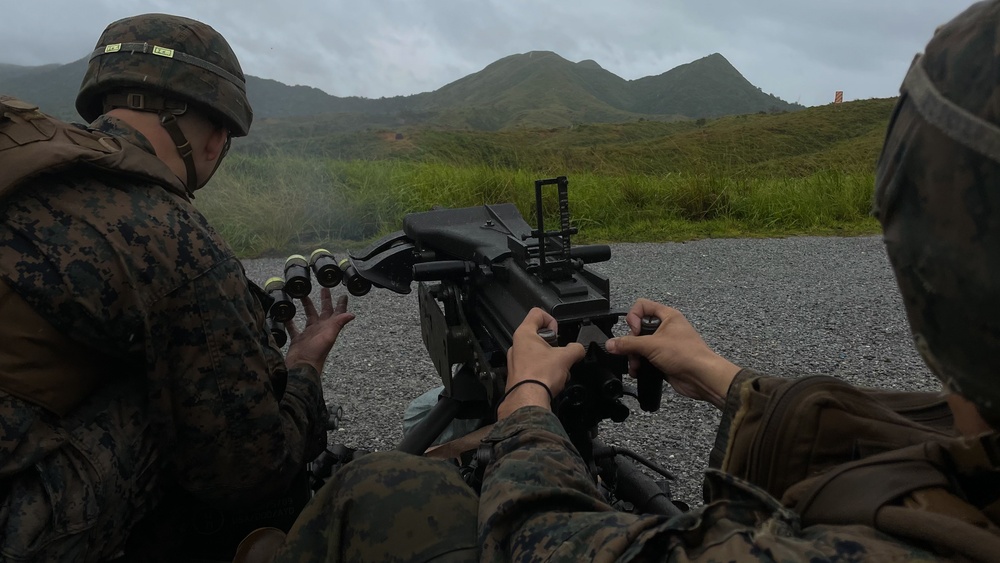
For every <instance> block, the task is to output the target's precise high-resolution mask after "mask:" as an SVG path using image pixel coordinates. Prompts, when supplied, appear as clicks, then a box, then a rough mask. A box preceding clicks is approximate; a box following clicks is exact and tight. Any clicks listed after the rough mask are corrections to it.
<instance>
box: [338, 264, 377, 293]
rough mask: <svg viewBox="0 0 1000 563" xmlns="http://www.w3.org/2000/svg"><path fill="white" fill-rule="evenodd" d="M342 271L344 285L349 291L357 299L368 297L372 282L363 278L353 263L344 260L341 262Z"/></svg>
mask: <svg viewBox="0 0 1000 563" xmlns="http://www.w3.org/2000/svg"><path fill="white" fill-rule="evenodd" d="M340 269H341V270H342V271H343V272H344V285H346V286H347V291H348V293H350V294H351V295H354V296H355V297H361V296H362V295H366V294H367V293H368V292H369V291H371V289H372V282H370V281H368V280H366V279H365V278H363V277H361V274H359V273H358V270H357V269H356V268H355V267H354V265H353V264H351V261H350V260H349V259H347V258H344V259H343V260H341V261H340Z"/></svg>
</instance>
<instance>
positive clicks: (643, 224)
mask: <svg viewBox="0 0 1000 563" xmlns="http://www.w3.org/2000/svg"><path fill="white" fill-rule="evenodd" d="M512 164H516V162H515V163H512V162H510V161H508V162H504V163H503V164H502V165H501V164H499V163H491V164H467V165H459V164H452V163H445V162H419V161H412V160H378V161H366V160H329V159H324V158H320V157H292V156H281V155H272V156H248V155H241V154H234V155H232V156H231V157H230V159H229V160H228V161H227V162H226V163H225V165H224V166H223V167H222V169H220V171H219V173H218V174H217V177H216V178H215V179H213V181H212V182H211V183H210V184H209V186H208V187H207V188H206V189H204V190H202V191H201V192H199V195H198V199H197V200H196V202H195V203H196V204H197V205H198V206H199V208H200V209H201V210H202V211H203V212H204V213H205V214H206V216H208V218H209V220H210V221H211V222H212V223H213V224H214V225H215V226H216V228H218V229H219V230H220V232H221V233H222V234H223V236H224V237H225V238H226V239H227V240H228V241H229V243H230V244H231V245H232V246H233V247H234V248H235V249H236V251H237V252H238V253H239V254H240V255H242V256H245V257H252V256H260V255H265V254H270V253H279V252H286V251H289V250H299V251H301V250H302V248H303V247H304V246H307V245H314V244H331V243H346V244H352V242H351V241H353V244H361V242H363V241H366V240H370V239H371V238H373V237H375V236H378V235H381V234H384V233H387V232H390V231H394V230H397V229H399V228H400V225H401V221H402V217H403V216H404V215H405V214H406V213H409V212H414V211H426V210H428V209H431V208H433V207H435V206H444V207H469V206H476V205H482V204H487V203H501V202H513V203H515V204H516V205H517V206H518V208H519V209H520V210H521V213H522V215H524V217H525V219H526V220H528V221H529V223H533V222H534V187H533V186H534V181H535V180H536V179H539V178H543V177H551V176H556V175H559V174H562V173H564V171H563V170H535V169H533V170H528V169H524V168H518V167H513V166H511V165H512ZM735 168H736V167H728V166H723V165H717V166H706V167H696V168H695V169H693V170H685V171H682V172H666V173H658V174H651V173H630V172H627V171H624V172H623V171H621V170H616V171H614V172H575V173H573V174H570V175H569V176H568V177H569V181H570V189H569V196H570V212H571V215H572V217H573V222H574V224H575V226H577V227H578V228H579V229H580V235H579V237H578V240H580V241H661V240H685V239H690V238H698V237H706V236H776V235H777V236H781V235H789V234H802V233H843V234H857V233H871V232H876V231H877V224H876V223H875V222H874V220H873V219H871V218H870V217H869V215H868V211H869V205H870V200H871V194H872V186H873V185H874V175H873V173H871V172H868V173H865V172H843V171H837V170H821V171H818V172H814V173H812V174H808V175H804V176H795V177H777V176H774V175H772V174H753V173H750V172H747V171H746V170H738V169H735ZM546 205H547V207H546V214H547V215H548V214H549V213H551V214H552V217H546V221H547V222H549V221H553V220H555V219H554V217H555V211H556V210H555V199H554V197H549V198H547V199H546ZM548 224H552V223H548Z"/></svg>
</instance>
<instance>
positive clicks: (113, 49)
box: [104, 43, 122, 53]
mask: <svg viewBox="0 0 1000 563" xmlns="http://www.w3.org/2000/svg"><path fill="white" fill-rule="evenodd" d="M121 50H122V44H121V43H112V44H110V45H108V46H107V47H105V48H104V52H105V53H117V52H118V51H121Z"/></svg>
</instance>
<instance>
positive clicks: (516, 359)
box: [497, 307, 585, 419]
mask: <svg viewBox="0 0 1000 563" xmlns="http://www.w3.org/2000/svg"><path fill="white" fill-rule="evenodd" d="M542 328H548V329H551V330H557V329H558V323H556V320H555V319H554V318H553V317H552V315H549V314H548V313H546V312H545V311H543V310H541V309H539V308H537V307H535V308H534V309H532V310H531V311H529V312H528V315H527V316H526V317H525V318H524V321H523V322H522V323H521V326H519V327H517V330H516V331H514V344H513V346H511V347H510V350H508V351H507V390H510V389H513V387H514V386H515V385H517V384H518V383H520V382H522V381H524V380H526V379H534V380H537V381H540V382H542V383H544V384H545V386H546V387H548V388H549V390H550V391H551V392H552V395H553V396H555V395H558V394H559V393H560V392H562V390H563V388H565V387H566V380H567V379H568V378H569V369H570V368H571V367H573V364H575V363H576V362H578V361H580V360H582V359H583V356H584V353H585V352H584V349H583V346H582V345H580V344H578V343H576V342H573V343H571V344H569V345H567V346H565V347H555V348H553V347H552V346H549V345H548V343H547V342H545V340H543V339H542V337H541V336H538V331H539V329H542ZM532 405H533V406H539V407H544V408H549V407H550V406H551V405H550V400H549V394H548V392H546V391H545V389H543V388H542V386H541V385H538V384H535V383H526V384H524V385H520V386H519V387H517V389H514V390H513V391H512V392H511V393H510V394H509V395H508V396H507V398H506V399H504V401H503V403H501V404H500V408H499V409H497V418H498V419H503V418H506V417H507V416H508V415H510V413H512V412H514V411H516V410H517V409H519V408H521V407H526V406H532Z"/></svg>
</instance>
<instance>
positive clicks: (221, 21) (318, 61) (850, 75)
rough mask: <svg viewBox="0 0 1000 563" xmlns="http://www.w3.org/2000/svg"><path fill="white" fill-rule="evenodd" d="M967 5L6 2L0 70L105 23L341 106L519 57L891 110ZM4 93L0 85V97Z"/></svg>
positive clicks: (745, 0)
mask: <svg viewBox="0 0 1000 563" xmlns="http://www.w3.org/2000/svg"><path fill="white" fill-rule="evenodd" d="M970 4H971V2H969V1H967V0H839V1H837V0H684V1H681V0H535V1H529V0H353V1H351V0H281V1H276V0H267V1H265V0H171V1H166V0H34V1H31V2H13V1H5V2H3V6H2V10H0V14H2V15H0V20H2V21H3V22H4V25H3V32H2V33H0V62H5V63H12V64H22V65H39V64H46V63H68V62H71V61H74V60H76V59H79V58H81V57H83V56H85V55H86V54H88V53H89V52H90V51H91V50H92V49H93V48H94V46H95V44H96V42H97V38H98V36H99V35H100V33H101V31H102V30H103V29H104V27H105V26H106V25H107V24H108V23H110V22H111V21H114V20H116V19H119V18H122V17H126V16H130V15H134V14H138V13H143V12H166V13H172V14H177V15H183V16H187V17H191V18H195V19H198V20H201V21H204V22H205V23H208V24H210V25H212V26H213V27H214V28H215V29H217V30H219V31H220V32H222V34H223V35H225V36H226V38H227V39H228V40H229V42H230V44H231V45H232V46H233V49H234V50H235V51H236V54H237V56H239V58H240V62H241V64H242V66H243V70H244V72H246V73H247V74H252V75H255V76H260V77H263V78H273V79H275V80H279V81H281V82H284V83H286V84H304V85H309V86H315V87H317V88H320V89H322V90H324V91H326V92H327V93H329V94H333V95H336V96H366V97H369V98H378V97H381V96H395V95H409V94H416V93H419V92H426V91H430V90H436V89H438V88H440V87H441V86H444V85H445V84H448V83H449V82H452V81H454V80H457V79H459V78H462V77H463V76H466V75H468V74H471V73H474V72H477V71H479V70H482V69H483V68H484V67H485V66H487V65H488V64H490V63H492V62H493V61H495V60H497V59H500V58H502V57H505V56H507V55H512V54H515V53H525V52H528V51H538V50H545V51H555V52H556V53H558V54H559V55H561V56H563V57H564V58H566V59H569V60H571V61H582V60H586V59H593V60H595V61H597V62H598V63H599V64H600V65H601V66H603V67H604V68H605V69H607V70H609V71H611V72H613V73H615V74H617V75H618V76H620V77H622V78H625V79H628V80H634V79H636V78H642V77H644V76H651V75H657V74H661V73H663V72H666V71H667V70H670V69H671V68H673V67H675V66H677V65H681V64H684V63H688V62H691V61H693V60H696V59H698V58H701V57H704V56H706V55H710V54H712V53H716V52H717V53H721V54H722V55H724V56H725V57H726V58H727V59H729V61H730V62H731V63H732V64H733V66H735V67H736V68H737V69H738V70H739V71H740V72H741V73H742V74H743V75H744V76H745V77H746V78H747V79H748V80H749V81H750V82H752V83H753V84H754V85H756V86H759V87H760V88H761V89H763V90H764V91H765V92H769V93H772V94H775V95H776V96H779V97H780V98H782V99H784V100H786V101H789V102H799V103H801V104H804V105H809V106H811V105H819V104H825V103H828V102H830V101H832V99H833V94H834V91H835V90H843V91H844V98H845V100H853V99H865V98H873V97H878V98H883V97H890V96H895V95H896V93H897V91H898V88H899V83H900V81H901V80H902V77H903V75H904V74H905V72H906V69H907V67H908V66H909V63H910V60H911V59H912V58H913V55H914V53H916V52H918V51H921V50H922V49H923V46H924V45H925V44H926V43H927V41H928V39H929V38H930V36H931V34H932V33H933V31H934V28H935V27H937V26H938V25H939V24H942V23H944V22H945V21H947V20H949V19H951V18H952V17H954V16H955V15H957V14H958V13H960V12H961V11H962V10H964V9H965V8H966V7H968V6H969V5H970ZM2 90H3V85H2V84H0V91H2Z"/></svg>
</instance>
